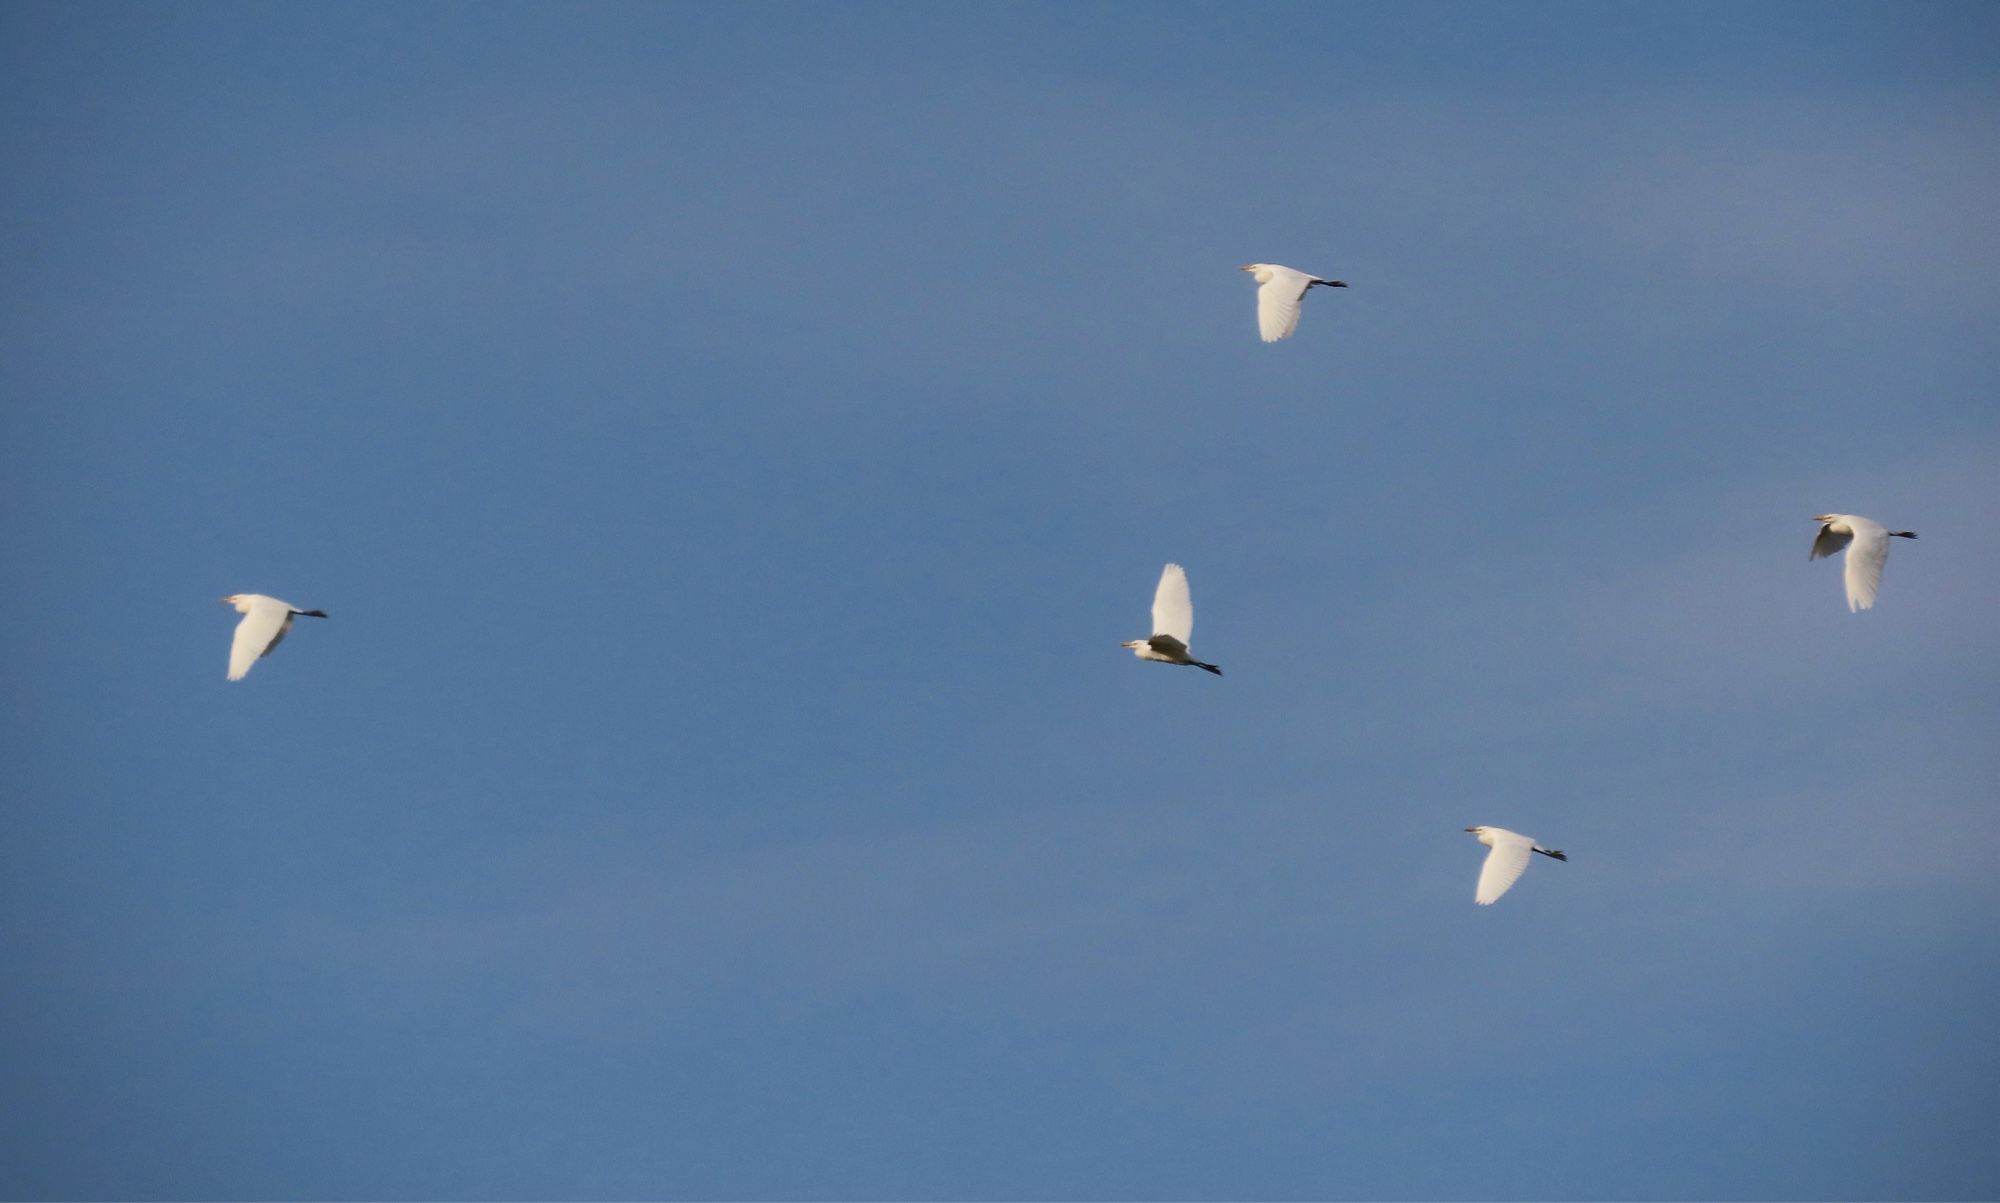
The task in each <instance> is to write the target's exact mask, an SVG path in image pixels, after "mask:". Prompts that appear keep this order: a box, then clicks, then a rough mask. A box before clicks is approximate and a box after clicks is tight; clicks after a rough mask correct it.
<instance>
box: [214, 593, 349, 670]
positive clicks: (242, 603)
mask: <svg viewBox="0 0 2000 1203" xmlns="http://www.w3.org/2000/svg"><path fill="white" fill-rule="evenodd" d="M222 601H223V604H224V605H230V606H235V607H236V612H237V613H238V614H241V615H242V616H243V621H242V622H239V623H237V624H236V638H235V639H234V640H232V641H230V644H229V679H230V680H232V681H241V680H242V679H243V675H244V674H245V673H247V672H249V671H250V666H251V665H253V664H255V663H257V660H258V658H259V657H261V656H268V655H270V654H271V649H272V648H274V647H276V646H278V645H279V644H280V643H283V642H284V641H285V635H286V633H287V632H289V631H290V630H291V629H292V619H294V618H297V617H298V616H299V615H301V614H303V615H305V616H306V617H307V618H325V617H326V615H325V613H323V612H322V611H319V610H301V609H299V608H298V607H297V606H295V605H293V604H292V603H290V602H282V601H279V600H278V599H277V598H275V597H265V596H264V595H263V594H261V593H232V594H230V595H229V596H228V597H225V598H223V599H222Z"/></svg>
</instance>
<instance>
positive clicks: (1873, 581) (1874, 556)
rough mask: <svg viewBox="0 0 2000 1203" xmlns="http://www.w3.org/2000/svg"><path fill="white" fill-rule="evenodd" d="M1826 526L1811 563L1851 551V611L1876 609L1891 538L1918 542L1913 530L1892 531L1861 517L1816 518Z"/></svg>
mask: <svg viewBox="0 0 2000 1203" xmlns="http://www.w3.org/2000/svg"><path fill="white" fill-rule="evenodd" d="M1813 521H1814V522H1819V523H1824V524H1825V525H1823V526H1821V527H1820V528H1819V537H1818V538H1816V539H1814V540H1813V545H1812V554H1811V555H1810V556H1807V557H1806V558H1807V559H1808V560H1817V559H1819V558H1820V557H1821V556H1830V555H1832V554H1833V553H1835V552H1837V551H1839V550H1840V549H1841V548H1843V547H1845V548H1846V549H1847V574H1846V575H1847V612H1848V613H1850V614H1852V613H1854V612H1856V611H1858V610H1867V609H1872V608H1873V607H1874V605H1875V594H1876V592H1877V591H1879V590H1880V589H1881V588H1882V565H1884V564H1887V563H1888V562H1889V540H1890V539H1914V538H1916V537H1917V532H1915V531H1913V530H1888V529H1886V528H1884V527H1883V525H1882V524H1881V523H1880V522H1877V521H1875V520H1874V519H1872V518H1863V517H1862V516H1861V515H1859V514H1821V515H1820V516H1819V517H1817V518H1815V519H1813Z"/></svg>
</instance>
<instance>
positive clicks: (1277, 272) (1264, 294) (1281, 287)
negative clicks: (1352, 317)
mask: <svg viewBox="0 0 2000 1203" xmlns="http://www.w3.org/2000/svg"><path fill="white" fill-rule="evenodd" d="M1237 270H1238V271H1246V272H1249V273H1251V275H1252V276H1253V277H1255V279H1256V281H1257V330H1258V332H1259V333H1261V334H1262V335H1263V336H1264V341H1265V342H1267V343H1274V342H1277V341H1278V340H1279V339H1281V338H1290V337H1291V336H1292V331H1294V330H1296V329H1298V328H1299V302H1300V301H1301V300H1302V299H1304V297H1305V295H1306V290H1307V289H1309V288H1311V287H1312V286H1313V285H1315V284H1318V285H1320V286H1322V287H1325V288H1346V287H1347V285H1346V284H1345V283H1343V282H1342V281H1339V280H1322V279H1320V278H1319V277H1318V276H1308V275H1307V274H1305V273H1304V272H1302V271H1298V270H1296V269H1294V268H1289V267H1285V266H1283V265H1282V264H1277V263H1252V264H1250V265H1249V266H1248V267H1242V268H1238V269H1237Z"/></svg>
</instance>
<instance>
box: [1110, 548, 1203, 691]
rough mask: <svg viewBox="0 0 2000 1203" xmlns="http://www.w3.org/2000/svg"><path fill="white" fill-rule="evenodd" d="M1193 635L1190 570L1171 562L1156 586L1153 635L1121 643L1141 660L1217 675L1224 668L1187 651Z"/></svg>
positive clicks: (1121, 645) (1192, 600)
mask: <svg viewBox="0 0 2000 1203" xmlns="http://www.w3.org/2000/svg"><path fill="white" fill-rule="evenodd" d="M1193 636H1194V599H1193V598H1192V597H1191V596H1190V595H1189V593H1188V580H1187V573H1186V572H1185V571H1183V570H1182V568H1181V566H1180V565H1179V564H1169V565H1167V566H1166V568H1165V569H1163V570H1162V571H1161V573H1160V586H1159V588H1157V589H1155V590H1153V635H1152V638H1150V639H1134V640H1131V641H1130V642H1127V643H1121V644H1119V645H1118V646H1120V647H1129V648H1131V649H1132V654H1133V655H1135V656H1137V657H1139V659H1141V660H1155V661H1158V662H1159V663H1161V664H1186V665H1191V666H1193V667H1195V668H1205V669H1207V670H1208V671H1210V672H1212V673H1214V674H1215V675H1216V676H1218V677H1219V676H1221V675H1222V670H1221V669H1219V668H1217V667H1216V666H1215V665H1213V664H1204V663H1202V662H1201V661H1199V660H1197V659H1195V658H1194V657H1193V656H1190V655H1189V654H1188V640H1189V639H1191V638H1192V637H1193Z"/></svg>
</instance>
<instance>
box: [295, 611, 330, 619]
mask: <svg viewBox="0 0 2000 1203" xmlns="http://www.w3.org/2000/svg"><path fill="white" fill-rule="evenodd" d="M292 614H293V616H295V617H300V618H325V617H326V611H325V610H293V611H292Z"/></svg>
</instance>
